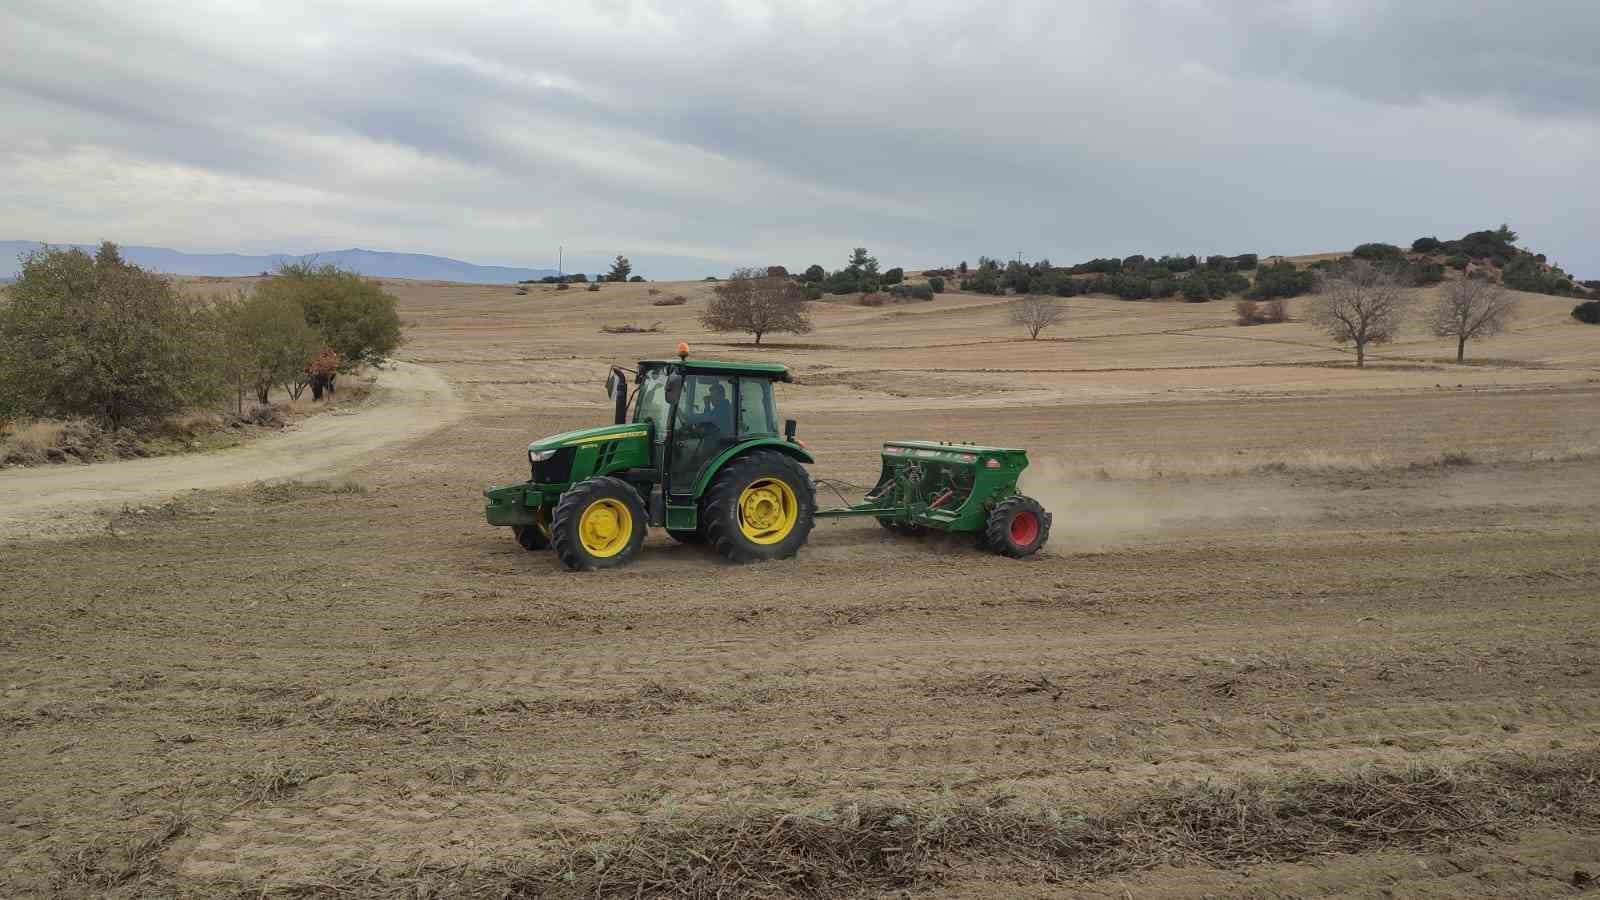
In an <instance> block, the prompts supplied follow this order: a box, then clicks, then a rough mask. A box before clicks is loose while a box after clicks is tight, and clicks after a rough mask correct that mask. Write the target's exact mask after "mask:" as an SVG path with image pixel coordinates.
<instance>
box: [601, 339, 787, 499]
mask: <svg viewBox="0 0 1600 900" xmlns="http://www.w3.org/2000/svg"><path fill="white" fill-rule="evenodd" d="M624 378H625V376H624V375H623V374H622V373H620V372H613V373H612V379H613V381H612V382H611V384H610V385H608V387H609V389H610V390H611V392H612V395H613V398H615V397H616V396H617V392H618V391H619V390H620V389H621V388H622V387H624V386H625V383H624V382H623V379H624ZM638 379H639V381H638V384H637V386H636V387H635V389H634V391H633V402H632V404H631V407H632V409H631V421H632V422H633V423H634V424H637V425H646V426H648V427H649V429H650V438H651V451H650V458H651V461H652V462H653V463H654V464H655V467H656V469H657V470H658V471H659V472H660V474H661V484H662V489H663V493H664V494H665V496H666V498H667V502H668V503H674V502H686V498H693V497H694V496H695V495H696V493H697V491H696V485H697V483H698V482H699V480H700V477H699V476H700V475H701V474H703V473H705V472H706V470H707V467H708V466H709V465H711V464H712V463H713V461H715V460H717V459H718V458H719V457H721V456H722V455H723V454H725V453H727V452H728V451H730V450H734V449H736V448H738V447H740V446H742V445H745V444H747V443H748V442H750V441H752V440H758V439H776V438H777V437H778V416H777V406H776V404H775V403H774V401H773V396H772V383H773V382H774V381H788V380H789V372H788V370H787V369H785V368H784V367H783V366H780V365H773V364H771V363H731V362H717V361H711V360H693V361H691V360H686V359H685V360H643V361H641V362H640V363H639V369H638ZM789 438H791V439H792V438H793V432H792V431H790V433H789ZM790 442H791V443H798V442H793V441H792V440H791V441H790Z"/></svg>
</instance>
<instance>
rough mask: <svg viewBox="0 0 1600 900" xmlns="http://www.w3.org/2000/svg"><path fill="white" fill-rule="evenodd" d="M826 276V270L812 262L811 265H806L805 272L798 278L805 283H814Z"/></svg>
mask: <svg viewBox="0 0 1600 900" xmlns="http://www.w3.org/2000/svg"><path fill="white" fill-rule="evenodd" d="M827 277H828V273H827V271H825V270H824V269H823V268H822V267H821V266H819V265H816V264H812V265H810V266H807V267H806V272H805V274H804V275H802V276H800V280H801V281H804V282H805V283H807V284H816V283H817V282H819V281H821V280H822V279H824V278H827Z"/></svg>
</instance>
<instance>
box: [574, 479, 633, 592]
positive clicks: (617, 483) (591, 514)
mask: <svg viewBox="0 0 1600 900" xmlns="http://www.w3.org/2000/svg"><path fill="white" fill-rule="evenodd" d="M648 521H649V519H648V517H646V515H645V511H644V502H643V501H642V500H640V499H639V494H638V492H637V491H635V490H634V489H633V488H632V487H630V486H629V485H628V483H627V482H625V481H623V480H621V479H619V478H610V477H606V476H598V477H595V478H590V479H588V480H586V481H580V482H578V483H577V484H575V485H573V486H572V487H570V488H568V489H567V492H566V493H564V494H562V495H561V502H559V503H557V504H556V511H555V516H554V517H553V518H552V520H551V525H550V534H551V538H552V541H551V543H552V544H554V546H555V549H556V556H557V557H559V558H560V559H561V564H562V565H563V566H566V567H567V568H569V569H574V570H578V571H586V570H590V569H611V568H615V567H617V566H622V565H627V564H628V563H629V562H632V561H633V558H634V557H635V556H637V555H639V548H640V547H641V546H643V544H644V536H645V531H646V527H647V526H646V524H645V523H646V522H648Z"/></svg>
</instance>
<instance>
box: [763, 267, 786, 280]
mask: <svg viewBox="0 0 1600 900" xmlns="http://www.w3.org/2000/svg"><path fill="white" fill-rule="evenodd" d="M767 277H768V278H788V277H789V270H788V269H786V268H784V267H783V266H767Z"/></svg>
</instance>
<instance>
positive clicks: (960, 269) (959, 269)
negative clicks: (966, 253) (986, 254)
mask: <svg viewBox="0 0 1600 900" xmlns="http://www.w3.org/2000/svg"><path fill="white" fill-rule="evenodd" d="M956 271H957V272H960V273H961V274H963V275H965V274H967V261H966V260H964V259H963V260H962V261H961V265H959V266H956Z"/></svg>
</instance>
